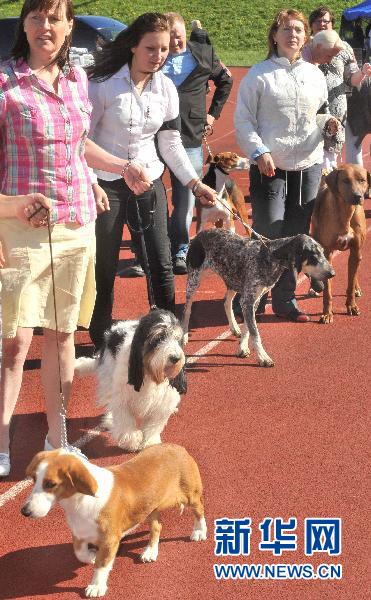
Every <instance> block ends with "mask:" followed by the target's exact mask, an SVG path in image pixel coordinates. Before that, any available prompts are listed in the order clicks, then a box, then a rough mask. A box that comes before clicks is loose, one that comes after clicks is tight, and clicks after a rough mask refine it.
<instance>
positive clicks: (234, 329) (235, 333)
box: [230, 325, 241, 338]
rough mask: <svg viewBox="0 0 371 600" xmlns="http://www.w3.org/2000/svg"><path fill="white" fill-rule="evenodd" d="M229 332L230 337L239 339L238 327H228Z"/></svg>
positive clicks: (239, 330) (239, 331)
mask: <svg viewBox="0 0 371 600" xmlns="http://www.w3.org/2000/svg"><path fill="white" fill-rule="evenodd" d="M230 330H231V333H232V335H234V336H235V337H238V338H240V337H241V329H240V328H239V327H238V325H236V326H235V327H230Z"/></svg>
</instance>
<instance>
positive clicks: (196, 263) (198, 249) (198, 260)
mask: <svg viewBox="0 0 371 600" xmlns="http://www.w3.org/2000/svg"><path fill="white" fill-rule="evenodd" d="M201 235H202V233H201V234H199V235H196V237H195V238H193V240H192V241H191V243H190V246H189V248H188V252H187V267H191V269H199V268H200V267H201V265H202V264H203V262H204V260H205V257H206V253H205V248H204V246H203V244H202V241H201V239H200V236H201Z"/></svg>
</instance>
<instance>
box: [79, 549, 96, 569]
mask: <svg viewBox="0 0 371 600" xmlns="http://www.w3.org/2000/svg"><path fill="white" fill-rule="evenodd" d="M75 556H76V558H77V560H79V561H80V562H82V563H85V564H86V565H93V564H94V563H95V559H96V556H97V551H96V550H93V549H92V548H89V549H88V548H86V549H85V550H80V551H78V550H75Z"/></svg>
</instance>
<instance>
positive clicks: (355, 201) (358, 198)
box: [352, 194, 363, 205]
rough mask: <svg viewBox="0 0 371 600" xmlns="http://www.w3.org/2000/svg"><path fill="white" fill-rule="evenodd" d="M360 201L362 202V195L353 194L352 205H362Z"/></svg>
mask: <svg viewBox="0 0 371 600" xmlns="http://www.w3.org/2000/svg"><path fill="white" fill-rule="evenodd" d="M362 200H363V196H362V194H354V195H353V203H352V204H355V205H358V204H362Z"/></svg>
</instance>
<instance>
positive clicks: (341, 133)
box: [302, 7, 371, 171]
mask: <svg viewBox="0 0 371 600" xmlns="http://www.w3.org/2000/svg"><path fill="white" fill-rule="evenodd" d="M321 8H322V9H323V10H324V9H325V8H326V7H321ZM323 10H321V11H320V13H321V14H320V13H319V9H318V10H315V11H313V12H312V13H311V14H310V16H309V25H310V27H311V31H312V33H313V34H314V35H313V37H312V38H311V39H310V41H309V42H308V44H306V45H305V46H304V48H303V49H302V57H303V58H304V60H307V61H308V62H311V63H314V64H317V65H318V67H319V69H320V70H321V71H322V73H323V74H324V76H325V78H326V84H327V89H328V101H329V110H330V113H331V115H333V116H334V117H337V119H339V121H340V123H341V124H342V127H341V128H339V130H338V131H337V132H336V133H335V134H330V133H328V134H327V135H326V139H325V146H324V164H323V168H324V170H325V171H332V169H334V168H336V166H337V159H338V155H339V154H340V153H341V150H342V147H343V144H344V142H345V125H346V118H347V94H349V93H350V92H351V89H352V86H356V87H358V86H360V85H361V84H362V81H363V80H364V78H365V77H366V76H367V75H371V65H370V64H368V63H365V64H364V65H363V67H362V69H360V68H359V66H358V64H357V61H356V59H355V57H354V52H353V50H352V48H351V47H350V46H349V44H347V43H346V42H344V41H342V40H341V39H340V37H339V36H338V34H337V33H336V31H334V29H333V28H332V27H333V22H334V21H333V17H332V13H330V11H327V12H325V13H324V14H322V13H323Z"/></svg>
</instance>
